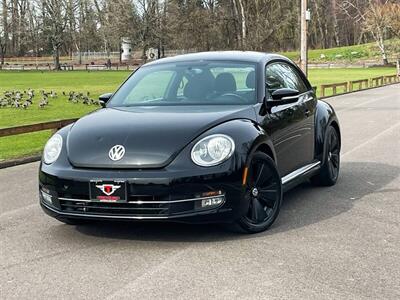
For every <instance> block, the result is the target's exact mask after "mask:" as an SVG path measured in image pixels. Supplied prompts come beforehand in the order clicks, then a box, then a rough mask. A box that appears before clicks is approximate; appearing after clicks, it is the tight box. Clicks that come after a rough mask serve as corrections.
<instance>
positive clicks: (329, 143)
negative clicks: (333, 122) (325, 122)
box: [311, 126, 340, 186]
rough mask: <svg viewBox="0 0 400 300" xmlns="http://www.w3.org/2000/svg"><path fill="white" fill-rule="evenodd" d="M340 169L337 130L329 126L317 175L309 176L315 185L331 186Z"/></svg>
mask: <svg viewBox="0 0 400 300" xmlns="http://www.w3.org/2000/svg"><path fill="white" fill-rule="evenodd" d="M339 170H340V138H339V135H338V132H337V130H336V129H335V128H334V127H333V126H329V128H328V131H327V136H326V146H325V153H324V161H323V163H322V166H321V170H320V172H319V174H318V175H316V176H314V177H313V178H311V181H312V182H313V183H314V184H317V185H323V186H332V185H334V184H335V183H336V181H337V179H338V177H339Z"/></svg>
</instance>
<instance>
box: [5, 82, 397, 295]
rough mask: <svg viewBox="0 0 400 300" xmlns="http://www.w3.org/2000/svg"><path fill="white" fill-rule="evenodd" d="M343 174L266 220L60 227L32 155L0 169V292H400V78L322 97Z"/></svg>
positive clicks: (306, 189)
mask: <svg viewBox="0 0 400 300" xmlns="http://www.w3.org/2000/svg"><path fill="white" fill-rule="evenodd" d="M329 102H331V103H332V104H333V105H334V107H335V108H336V110H337V112H338V115H339V118H340V121H341V126H342V131H343V156H342V170H341V176H340V180H339V182H338V184H337V185H336V186H334V187H331V188H312V187H311V186H309V185H307V184H305V185H303V186H301V187H299V188H296V189H295V190H293V191H291V192H289V193H288V194H287V195H286V196H285V201H284V204H283V208H282V211H281V214H280V217H279V219H278V221H277V222H276V223H275V225H274V226H273V228H272V229H271V230H270V231H268V232H265V233H262V234H257V235H250V236H249V235H240V234H236V233H233V232H227V231H225V230H224V229H223V228H221V227H215V226H209V225H207V226H188V225H176V224H136V225H135V224H133V225H132V224H126V223H125V224H114V225H101V224H98V225H97V226H81V227H74V226H67V225H63V224H61V223H59V222H57V221H56V220H53V219H51V218H49V217H47V216H46V215H44V214H43V212H42V211H41V210H40V208H39V206H38V204H37V178H36V177H37V167H38V164H37V163H33V164H28V165H24V166H18V167H13V168H9V169H3V170H0V185H1V188H0V208H1V215H0V251H1V252H0V254H1V255H0V298H1V299H35V298H36V299H45V298H50V297H51V298H64V299H66V298H67V299H99V298H106V299H125V298H126V299H150V298H154V297H159V298H174V299H176V298H186V299H197V298H202V299H208V298H218V299H228V298H247V299H248V298H251V299H254V298H259V299H270V298H279V299H289V298H291V299H400V84H397V85H392V86H388V87H384V88H379V89H374V90H369V91H364V92H359V93H356V94H351V95H345V96H340V97H336V98H331V99H329Z"/></svg>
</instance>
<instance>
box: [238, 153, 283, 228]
mask: <svg viewBox="0 0 400 300" xmlns="http://www.w3.org/2000/svg"><path fill="white" fill-rule="evenodd" d="M243 201H245V202H246V203H248V209H247V211H246V213H245V215H244V216H242V218H241V219H240V220H239V221H238V225H239V226H240V227H241V229H243V230H245V231H246V232H248V233H257V232H261V231H264V230H266V229H268V228H269V227H270V226H271V225H272V223H274V221H275V220H276V218H277V217H278V214H279V211H280V208H281V203H282V183H281V178H280V176H279V173H278V170H277V168H276V165H275V162H274V161H273V160H272V159H271V158H270V157H269V156H268V155H266V154H264V153H262V152H256V153H255V154H254V155H253V157H252V159H251V161H250V163H249V166H248V172H247V180H246V190H245V194H244V199H243Z"/></svg>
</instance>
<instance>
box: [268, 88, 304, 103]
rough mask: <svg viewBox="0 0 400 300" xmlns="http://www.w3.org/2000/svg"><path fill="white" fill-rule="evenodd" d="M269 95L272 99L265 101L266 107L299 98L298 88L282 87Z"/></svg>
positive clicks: (295, 100) (291, 101)
mask: <svg viewBox="0 0 400 300" xmlns="http://www.w3.org/2000/svg"><path fill="white" fill-rule="evenodd" d="M271 96H272V100H268V101H267V107H273V106H278V105H285V104H290V103H295V102H297V101H298V100H299V96H300V93H299V91H298V90H294V89H288V88H282V89H277V90H276V91H274V92H273V93H272V95H271Z"/></svg>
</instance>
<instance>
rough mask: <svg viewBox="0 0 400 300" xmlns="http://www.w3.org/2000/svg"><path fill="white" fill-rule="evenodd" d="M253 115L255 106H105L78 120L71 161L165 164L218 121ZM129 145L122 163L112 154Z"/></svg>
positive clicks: (117, 165)
mask: <svg viewBox="0 0 400 300" xmlns="http://www.w3.org/2000/svg"><path fill="white" fill-rule="evenodd" d="M243 118H244V119H254V118H255V112H254V109H253V107H252V106H244V105H234V106H227V105H223V106H211V107H210V106H207V107H205V106H204V107H202V106H165V107H123V108H105V109H101V110H98V111H96V112H94V113H91V114H89V115H87V116H85V117H83V118H81V119H79V120H78V121H77V122H76V123H75V124H74V125H73V126H72V127H71V129H70V132H69V134H68V138H67V153H68V158H69V161H70V162H71V164H72V165H73V166H76V167H88V168H162V167H165V166H166V165H168V164H169V163H170V162H171V161H172V160H173V159H174V158H175V157H176V155H177V154H178V153H179V152H180V151H181V150H182V149H183V148H184V147H185V146H186V145H187V144H189V143H190V142H191V141H192V140H193V139H195V138H196V137H197V136H199V135H200V134H201V133H203V132H204V131H206V130H208V129H210V128H212V127H214V126H215V125H217V124H220V123H223V122H226V121H228V120H233V119H243ZM115 145H122V146H124V147H125V151H126V152H125V155H124V157H123V158H122V159H121V160H119V161H112V160H111V159H110V158H109V151H110V149H111V148H112V147H113V146H115Z"/></svg>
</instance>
